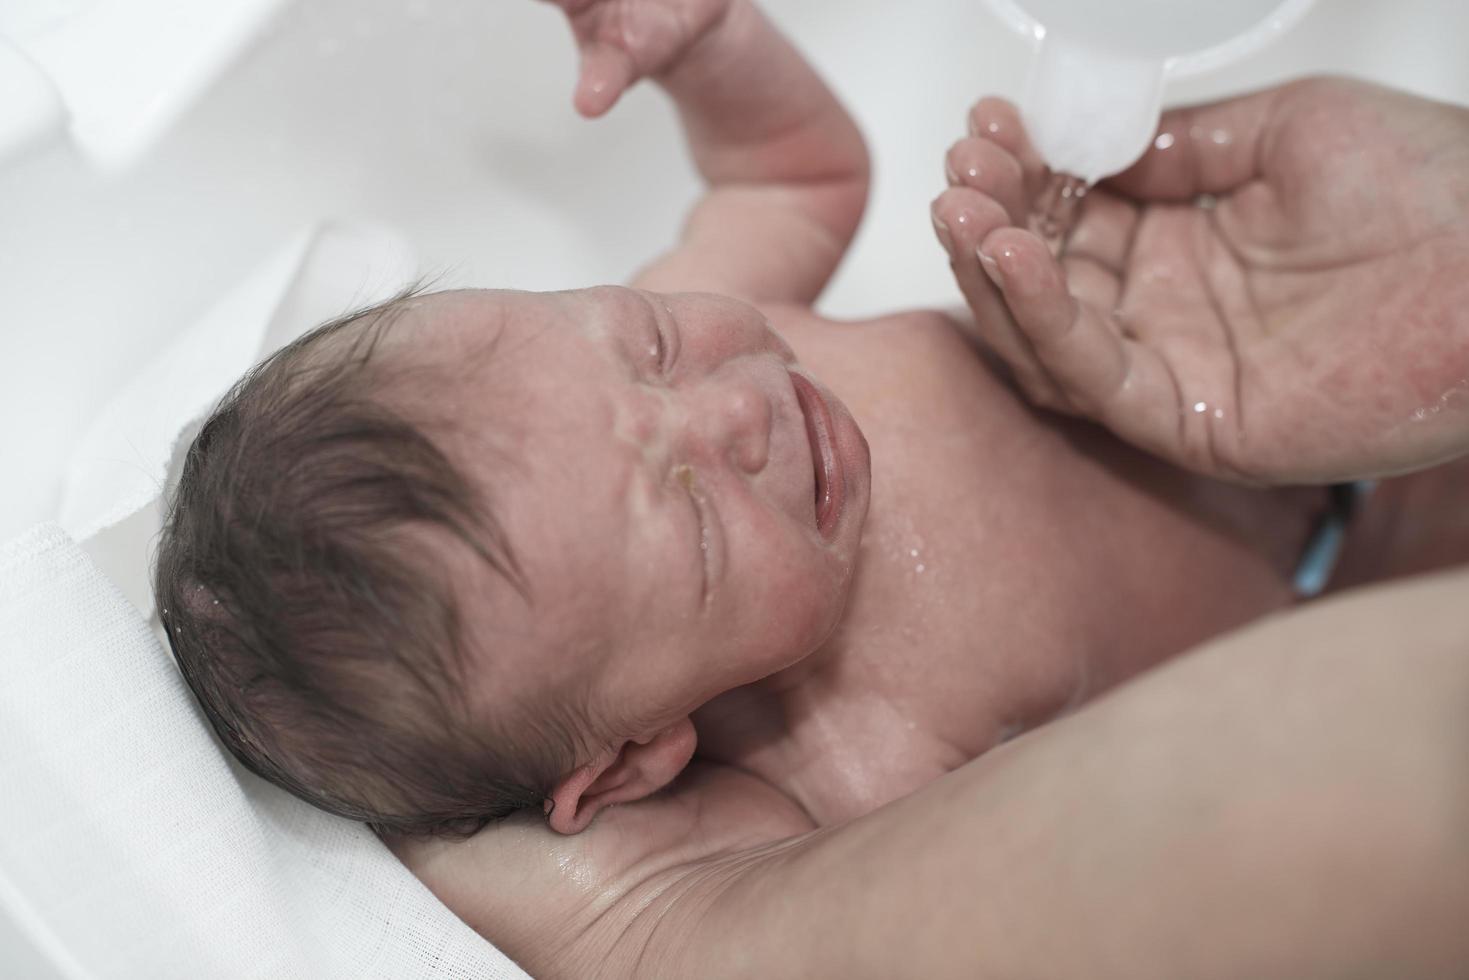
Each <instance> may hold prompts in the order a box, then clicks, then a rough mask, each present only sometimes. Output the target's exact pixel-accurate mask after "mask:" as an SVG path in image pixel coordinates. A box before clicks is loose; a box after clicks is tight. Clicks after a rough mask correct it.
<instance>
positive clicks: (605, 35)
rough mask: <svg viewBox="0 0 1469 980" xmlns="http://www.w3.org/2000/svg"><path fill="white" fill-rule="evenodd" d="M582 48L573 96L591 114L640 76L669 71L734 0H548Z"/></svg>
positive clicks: (605, 107) (578, 106) (583, 111)
mask: <svg viewBox="0 0 1469 980" xmlns="http://www.w3.org/2000/svg"><path fill="white" fill-rule="evenodd" d="M547 2H549V3H551V4H553V5H555V6H557V7H560V8H561V10H562V11H563V12H564V13H565V14H566V19H567V20H568V21H570V22H571V29H572V33H573V34H574V35H575V36H576V43H577V47H578V48H579V49H580V51H581V70H580V77H579V78H578V80H577V85H576V94H575V95H574V96H573V102H574V104H575V105H576V109H577V111H578V112H580V113H581V114H582V115H584V116H587V117H588V118H595V117H597V116H600V115H602V114H603V113H605V112H606V111H607V110H608V109H611V108H612V106H613V105H614V104H616V102H617V100H618V99H619V98H620V97H621V96H622V93H623V92H625V91H627V89H628V88H630V87H631V86H632V84H633V83H634V82H636V81H637V80H638V79H640V78H646V77H648V76H651V75H657V74H659V73H661V72H665V71H668V70H669V69H671V68H672V67H673V66H674V65H675V64H677V62H678V61H679V60H680V59H681V58H682V57H683V56H684V55H685V54H687V53H688V52H689V50H690V49H691V48H693V47H694V46H695V45H697V44H698V42H699V41H700V40H701V39H703V38H704V37H705V35H707V34H708V33H709V32H710V31H711V30H712V29H713V28H714V27H715V26H716V25H718V24H719V22H720V21H721V20H722V19H723V18H724V15H725V13H726V12H727V11H728V9H729V6H730V3H731V2H732V0H547Z"/></svg>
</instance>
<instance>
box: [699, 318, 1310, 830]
mask: <svg viewBox="0 0 1469 980" xmlns="http://www.w3.org/2000/svg"><path fill="white" fill-rule="evenodd" d="M767 313H768V315H769V316H770V319H771V322H772V323H773V324H774V325H775V326H776V327H777V329H779V330H780V331H781V332H782V333H783V334H784V335H785V336H786V338H787V339H788V340H789V341H790V342H791V344H792V346H793V347H794V348H795V349H796V352H797V354H798V355H799V357H800V359H801V361H802V362H803V363H804V364H805V365H806V366H807V367H808V368H809V369H810V370H811V371H812V373H814V374H815V375H816V376H817V377H819V378H821V379H822V380H823V381H825V382H826V383H827V384H828V385H829V386H830V387H831V389H832V390H833V391H835V393H836V394H837V395H838V396H839V397H841V398H842V400H843V401H845V402H846V404H847V406H848V407H849V408H850V409H851V410H852V413H853V414H854V416H855V417H856V420H857V422H858V424H859V425H860V426H861V427H862V430H863V432H864V433H865V434H866V436H867V439H868V442H869V444H870V446H871V449H872V460H873V464H872V503H871V508H870V511H869V515H868V522H867V525H866V529H865V531H864V535H863V546H862V551H861V556H860V560H859V565H858V568H857V573H856V577H855V580H854V584H853V588H852V593H851V596H850V599H849V601H848V605H847V610H846V613H845V615H844V618H843V621H842V623H841V625H840V626H839V627H838V629H837V631H836V632H835V633H834V635H833V636H832V637H831V638H830V640H829V641H828V642H827V643H826V645H825V646H824V647H823V648H822V649H821V650H820V651H818V652H817V653H816V654H815V655H813V656H812V657H811V658H809V659H808V660H807V661H805V662H803V663H802V664H800V665H797V666H796V667H795V668H793V669H792V670H790V671H787V672H785V673H784V674H782V675H777V676H776V677H774V678H770V679H768V680H767V681H765V682H762V683H761V684H759V685H754V686H752V687H748V688H743V689H740V690H737V691H732V692H730V693H728V694H726V695H724V696H722V697H721V698H719V699H717V700H716V701H715V702H713V703H711V704H710V705H709V706H707V707H706V708H705V709H704V710H702V711H701V712H700V713H699V715H698V716H697V717H696V722H697V724H698V727H699V736H700V754H701V755H702V756H703V757H705V758H706V759H709V760H711V761H718V762H725V763H730V764H734V765H737V766H739V767H740V768H742V769H744V770H746V771H748V772H751V773H754V774H756V775H758V776H760V777H761V778H763V779H765V780H767V781H768V782H770V783H772V784H773V785H774V786H776V787H778V788H779V789H781V790H782V791H784V792H786V793H787V794H789V795H791V796H792V797H793V798H794V799H795V800H797V801H798V802H799V803H800V804H801V805H802V806H803V807H804V808H805V809H806V810H807V812H808V813H809V814H810V815H811V816H812V818H813V819H814V820H815V821H816V822H817V823H819V824H825V823H829V822H833V821H836V820H840V819H844V818H846V817H850V816H854V815H857V814H859V813H862V812H866V811H867V810H870V809H872V808H874V807H876V806H878V805H880V804H882V803H884V802H886V801H887V800H890V799H893V798H895V797H898V796H901V795H903V794H905V793H907V792H909V791H910V790H912V789H914V788H916V787H917V786H919V785H922V784H923V783H924V782H927V781H928V780H930V779H932V778H934V777H935V776H937V775H939V774H941V773H942V772H945V771H947V770H949V769H952V768H954V767H956V766H958V765H961V764H963V763H964V762H966V761H968V760H969V759H971V758H973V757H975V756H977V755H979V754H980V753H982V752H984V751H985V750H986V749H988V748H990V747H991V746H993V745H995V744H997V743H998V742H999V741H1002V740H1003V739H1005V738H1007V737H1009V736H1011V735H1014V734H1017V733H1019V732H1021V731H1024V730H1026V729H1028V728H1031V727H1034V726H1036V725H1038V724H1040V723H1042V722H1044V721H1046V720H1047V719H1049V718H1051V717H1054V716H1055V715H1056V714H1057V713H1059V712H1061V711H1064V710H1066V709H1067V708H1069V707H1071V706H1073V705H1075V704H1077V703H1079V702H1080V701H1081V700H1083V699H1085V698H1087V697H1090V696H1091V695H1093V694H1095V693H1097V692H1098V691H1100V690H1102V689H1104V688H1106V687H1107V686H1110V685H1111V684H1113V683H1116V682H1117V681H1119V680H1121V679H1123V678H1124V677H1126V676H1129V675H1131V674H1133V673H1135V672H1136V671H1138V670H1140V669H1142V668H1143V667H1146V666H1148V665H1150V664H1152V663H1155V662H1157V661H1158V660H1160V659H1162V658H1164V657H1166V656H1168V655H1170V654H1172V653H1176V652H1178V651H1180V650H1182V649H1185V648H1187V647H1188V646H1190V645H1192V644H1194V643H1196V642H1198V641H1199V640H1201V639H1203V638H1205V637H1207V636H1210V635H1213V634H1215V633H1218V632H1220V631H1222V630H1224V629H1227V628H1229V627H1231V626H1234V625H1237V624H1238V623H1241V622H1244V621H1246V620H1249V619H1252V618H1254V617H1256V616H1258V615H1260V614H1262V613H1263V612H1266V611H1268V610H1270V609H1273V608H1277V607H1279V606H1281V605H1284V604H1286V603H1287V602H1289V601H1290V590H1289V586H1288V570H1289V567H1290V564H1291V561H1292V559H1293V556H1294V555H1295V554H1297V553H1298V549H1299V547H1300V545H1301V543H1302V541H1303V539H1304V536H1305V533H1306V526H1307V522H1308V520H1309V516H1310V514H1311V512H1312V510H1313V509H1314V508H1315V507H1316V506H1317V500H1318V497H1317V495H1315V494H1314V493H1309V492H1300V493H1261V492H1256V491H1247V490H1241V489H1236V488H1228V487H1222V486H1220V485H1217V484H1213V483H1210V482H1207V481H1203V480H1198V479H1195V478H1192V477H1188V476H1185V475H1183V474H1180V473H1176V472H1174V471H1172V470H1170V469H1168V468H1166V467H1164V466H1162V465H1160V464H1157V463H1154V462H1153V461H1151V460H1149V459H1147V458H1145V457H1143V456H1141V455H1140V454H1136V453H1133V452H1131V451H1129V450H1126V449H1124V448H1123V447H1121V446H1119V445H1118V444H1117V443H1116V442H1115V440H1112V439H1110V438H1109V437H1106V436H1105V435H1103V434H1102V433H1100V432H1099V431H1098V430H1095V429H1092V428H1090V427H1086V426H1082V425H1080V424H1076V423H1071V422H1066V421H1063V420H1061V419H1058V418H1056V417H1055V416H1049V415H1044V414H1040V413H1036V412H1033V411H1031V410H1030V409H1028V408H1027V407H1026V406H1024V405H1023V404H1022V403H1021V401H1020V400H1019V399H1018V398H1017V397H1016V396H1015V395H1014V394H1013V393H1012V392H1011V390H1010V389H1009V388H1008V387H1007V386H1006V385H1005V383H1004V382H1003V381H1002V380H1001V379H1000V378H999V377H998V376H997V375H996V374H995V373H994V371H992V370H991V368H990V367H989V365H988V364H986V363H985V361H983V360H982V359H981V358H980V357H979V356H978V355H977V354H976V352H975V351H974V350H973V349H972V348H971V347H970V345H969V343H968V342H967V341H966V339H965V338H964V337H963V335H962V334H961V333H960V332H959V330H958V329H957V328H956V326H955V324H954V322H953V321H952V320H950V319H949V318H947V317H946V316H944V315H942V314H938V313H931V312H917V313H908V314H902V315H896V316H890V317H885V318H882V319H879V320H873V321H868V322H864V323H833V322H831V321H827V320H823V319H821V318H819V317H816V316H815V315H814V314H812V313H811V312H810V311H809V310H801V309H788V308H776V309H771V310H768V311H767Z"/></svg>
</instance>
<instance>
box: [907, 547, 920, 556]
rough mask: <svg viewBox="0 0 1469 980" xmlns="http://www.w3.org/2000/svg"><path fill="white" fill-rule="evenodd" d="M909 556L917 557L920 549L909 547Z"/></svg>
mask: <svg viewBox="0 0 1469 980" xmlns="http://www.w3.org/2000/svg"><path fill="white" fill-rule="evenodd" d="M908 557H909V558H917V557H918V549H917V548H909V549H908Z"/></svg>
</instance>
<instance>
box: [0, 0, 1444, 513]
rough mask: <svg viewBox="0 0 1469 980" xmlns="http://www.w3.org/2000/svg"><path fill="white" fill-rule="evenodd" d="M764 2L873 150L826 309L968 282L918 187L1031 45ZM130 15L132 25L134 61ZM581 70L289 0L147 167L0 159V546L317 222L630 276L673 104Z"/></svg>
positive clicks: (521, 19) (1296, 55)
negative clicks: (132, 389)
mask: <svg viewBox="0 0 1469 980" xmlns="http://www.w3.org/2000/svg"><path fill="white" fill-rule="evenodd" d="M97 2H99V3H101V2H112V3H118V2H125V0H97ZM766 7H767V10H769V11H770V13H771V14H772V16H773V17H774V18H775V19H776V20H777V22H779V23H780V24H781V25H782V26H784V27H785V28H786V29H787V30H788V31H789V32H790V33H791V34H792V35H793V36H794V37H795V38H796V40H797V42H798V43H799V44H800V45H801V46H802V47H803V48H804V49H805V50H806V51H807V53H808V55H809V56H810V57H811V59H812V60H813V61H814V62H815V63H816V64H817V65H818V66H819V68H820V69H821V70H822V71H823V72H824V74H825V75H826V76H827V78H828V79H829V80H830V81H831V83H832V84H833V86H834V87H835V88H836V89H837V90H838V92H839V93H840V94H841V95H842V97H843V98H844V99H845V101H846V102H847V104H848V106H849V108H850V109H851V110H852V112H853V113H854V114H855V115H856V116H857V118H858V119H859V121H860V122H861V124H862V126H863V128H864V130H865V132H866V134H867V137H868V140H869V144H870V146H871V149H872V152H873V157H874V160H875V164H876V177H875V182H874V186H873V197H872V203H871V207H870V209H869V212H868V217H867V222H866V224H865V225H864V227H863V230H862V232H861V235H860V237H859V239H858V242H857V245H856V247H855V249H854V251H853V253H852V255H851V257H850V258H849V260H848V262H847V264H846V265H845V266H844V267H843V268H842V270H841V272H840V273H839V275H838V278H837V280H836V282H835V283H834V285H833V288H832V289H831V290H830V291H829V293H828V294H827V296H826V298H825V300H824V302H823V305H824V307H825V308H826V310H827V311H829V312H831V313H834V314H838V315H865V314H872V313H877V312H880V311H882V310H885V309H892V308H900V307H908V306H914V305H924V304H939V305H949V304H952V303H954V302H956V301H957V293H956V292H955V290H954V289H953V287H952V285H951V284H950V282H949V279H948V271H947V268H946V265H945V263H944V261H943V259H942V257H941V255H940V253H939V250H938V248H937V246H936V245H935V244H934V243H933V241H932V237H931V231H930V228H929V223H928V210H927V206H928V202H929V200H930V199H931V198H932V197H933V196H934V195H935V194H936V193H937V192H938V191H939V190H940V189H941V188H942V183H943V181H942V155H943V152H944V150H945V149H946V147H947V145H948V143H949V142H950V141H952V140H953V139H955V138H957V137H958V136H960V135H962V132H963V118H964V116H963V114H964V110H965V108H966V106H967V105H968V103H970V102H971V101H972V100H973V99H974V98H976V97H977V96H979V95H980V94H983V93H986V92H998V93H1001V94H1008V95H1011V96H1014V95H1016V94H1018V91H1019V87H1020V85H1021V82H1022V80H1023V75H1024V67H1025V64H1026V58H1027V49H1026V48H1025V47H1024V46H1023V45H1022V43H1021V42H1020V40H1019V39H1018V38H1016V37H1014V36H1012V35H1010V34H1008V33H1006V32H1005V31H1004V30H1003V29H1002V28H1000V27H999V25H998V24H996V23H995V22H993V21H992V20H991V19H990V17H989V15H988V13H987V12H986V10H985V9H984V7H983V5H982V4H981V3H980V2H979V0H965V2H958V0H915V2H907V3H896V2H892V0H887V2H882V0H771V2H770V3H768V4H767V5H766ZM11 9H12V13H14V12H15V11H17V10H20V9H21V7H15V8H11ZM5 16H6V15H5V14H4V13H3V12H0V33H3V32H4V30H5V27H6V20H5ZM137 30H138V36H137V37H127V36H119V37H118V39H117V43H118V44H119V45H124V46H130V47H129V48H127V50H134V51H136V52H137V57H138V58H139V59H146V58H147V57H148V56H149V51H148V44H147V38H148V36H149V34H148V29H147V25H146V24H139V25H138V27H137ZM1465 37H1469V5H1466V4H1462V3H1459V2H1456V0H1319V2H1318V4H1317V6H1316V9H1315V10H1314V11H1313V13H1312V14H1310V15H1309V16H1308V18H1307V19H1306V21H1305V22H1304V23H1303V24H1302V25H1301V26H1299V27H1298V28H1297V29H1296V30H1295V31H1293V32H1292V34H1291V35H1290V36H1289V37H1287V38H1286V39H1285V40H1284V41H1282V42H1281V43H1280V44H1278V45H1277V46H1276V47H1275V48H1273V49H1271V50H1270V51H1267V52H1266V53H1264V54H1263V55H1261V56H1259V57H1257V58H1255V59H1253V60H1252V61H1251V62H1250V63H1248V64H1244V65H1239V66H1235V67H1233V68H1231V69H1228V70H1227V71H1226V72H1224V73H1221V74H1216V75H1213V76H1208V77H1205V78H1201V79H1198V80H1194V81H1191V82H1189V83H1187V85H1186V86H1184V87H1182V88H1180V89H1179V90H1177V91H1175V92H1174V93H1172V101H1183V100H1191V99H1194V98H1198V97H1202V96H1207V95H1214V94H1222V93H1227V92H1231V91H1237V90H1240V89H1242V88H1245V87H1253V86H1258V85H1262V84H1265V83H1268V82H1272V81H1277V80H1280V79H1284V78H1287V77H1291V76H1295V75H1301V74H1306V73H1310V72H1315V71H1338V72H1345V73H1351V74H1356V75H1360V76H1365V77H1369V78H1375V79H1378V80H1382V81H1387V82H1391V83H1394V84H1397V85H1399V86H1402V87H1406V88H1409V89H1412V90H1415V91H1419V92H1422V93H1425V94H1431V95H1435V96H1438V97H1442V98H1450V99H1453V100H1455V101H1460V102H1464V101H1469V58H1466V57H1465V48H1464V41H1463V39H1464V38H1465ZM139 63H141V62H139ZM574 64H575V58H574V53H573V48H572V46H571V43H570V40H569V38H568V36H567V34H566V31H565V28H564V26H563V24H562V22H561V18H560V15H559V14H558V13H557V12H556V11H555V10H553V9H551V8H550V7H549V6H546V5H544V4H539V3H534V2H532V0H294V2H288V3H286V4H285V5H284V8H283V10H282V12H281V13H280V14H279V15H278V16H277V17H275V18H274V19H273V20H272V21H271V22H270V23H269V24H268V25H267V27H266V29H265V30H264V32H263V34H262V35H261V36H260V37H259V38H258V39H257V41H256V42H255V43H254V44H252V45H250V46H249V47H248V48H247V49H246V50H245V51H244V53H243V54H242V55H241V57H240V58H239V60H238V62H237V63H236V64H235V65H234V67H233V68H232V69H231V70H229V71H227V72H225V73H224V75H223V77H222V78H221V79H220V80H219V81H218V82H216V83H215V84H213V85H212V86H211V87H210V88H209V89H208V90H206V91H205V92H203V93H202V95H201V97H200V98H199V99H198V100H197V101H196V102H195V103H194V104H193V107H192V108H191V109H190V110H189V111H188V112H187V113H186V114H185V115H184V116H183V117H182V118H181V120H180V122H179V123H178V124H177V125H176V126H174V127H173V128H172V129H171V130H169V131H168V132H166V133H165V134H164V135H163V137H162V138H161V139H160V140H159V141H158V142H157V143H156V144H155V145H154V146H153V148H152V150H151V151H150V152H149V153H147V154H146V155H145V156H144V157H143V158H142V160H141V161H140V163H139V164H138V165H136V166H135V167H134V168H133V169H131V170H128V171H125V172H123V173H120V174H115V175H112V176H109V177H103V176H101V175H99V174H98V173H96V172H95V171H94V170H93V169H92V168H91V167H90V166H89V164H88V163H87V162H86V161H85V160H84V159H83V158H81V157H80V156H79V155H78V154H77V153H76V152H75V151H74V150H73V149H72V148H71V147H70V146H69V145H68V144H67V143H66V142H65V141H64V140H58V141H56V142H54V143H52V144H51V145H49V146H47V147H43V148H42V149H40V150H37V151H35V152H32V153H31V154H29V155H27V156H25V157H24V158H21V159H18V160H13V161H11V162H9V163H8V164H5V165H0V473H4V474H5V475H6V476H7V477H9V479H6V480H4V481H0V540H4V539H6V538H8V537H10V536H12V535H13V534H15V533H18V532H19V531H20V530H21V529H23V528H25V527H27V526H29V525H30V524H32V523H34V522H36V521H40V520H45V519H49V518H52V517H54V516H55V507H56V493H57V490H58V487H59V481H60V473H61V471H62V468H63V466H64V465H65V462H66V460H67V457H68V455H69V454H70V452H71V450H72V447H73V445H74V444H75V442H76V440H77V439H78V438H79V437H80V435H81V433H82V431H83V430H84V429H85V428H86V426H87V425H88V423H89V422H90V420H91V418H92V416H93V415H94V414H95V413H96V412H97V411H98V409H99V408H100V407H101V406H102V405H103V404H104V403H105V402H106V400H107V398H108V397H109V396H110V395H111V394H112V393H113V392H115V391H116V390H117V389H118V388H119V387H120V386H121V385H122V384H123V383H124V382H125V381H126V379H127V378H128V377H130V376H131V375H132V373H133V372H136V371H137V369H138V368H139V367H140V366H141V365H142V364H144V363H146V361H147V360H148V358H149V355H150V352H151V351H153V350H155V349H156V348H157V346H158V345H159V344H160V343H161V342H163V341H164V340H165V339H167V338H169V337H172V336H174V335H176V334H177V333H179V332H180V331H181V330H183V329H185V328H186V327H187V326H188V325H189V324H190V323H191V322H192V321H193V320H194V319H195V318H196V317H198V316H200V315H201V314H203V313H204V312H205V311H206V310H207V309H208V308H209V307H210V305H211V304H212V303H213V302H214V301H215V300H216V299H217V298H218V297H219V295H220V294H221V293H223V292H224V291H225V290H227V289H228V288H229V287H230V286H232V285H233V284H234V283H235V282H236V281H237V280H238V279H239V278H240V277H242V276H243V275H245V273H246V272H247V271H248V270H249V269H250V268H251V267H253V266H254V265H255V264H256V263H258V262H259V261H261V260H262V259H263V258H264V257H265V256H266V255H268V254H269V253H270V252H271V250H272V249H274V248H276V247H277V246H279V245H280V244H281V243H283V242H284V241H286V240H288V239H289V238H290V236H291V235H293V234H294V233H296V232H298V231H299V230H301V229H302V228H303V227H306V226H308V225H311V224H313V223H315V222H318V221H322V220H328V219H345V220H358V221H371V222H379V223H383V224H386V225H388V226H391V227H393V228H395V229H397V230H398V231H399V232H401V233H402V234H403V235H404V236H405V237H406V238H407V239H408V241H409V242H410V243H411V244H412V246H413V247H414V248H415V249H416V250H417V252H418V255H419V257H420V259H421V262H422V268H421V270H420V271H422V272H425V273H429V274H438V275H439V276H441V279H440V281H441V283H442V284H444V285H459V284H466V285H484V286H518V287H523V288H533V289H553V288H560V287H570V286H581V285H588V284H592V283H597V282H607V281H617V280H620V279H622V278H623V277H625V275H626V274H627V273H628V272H629V271H630V270H631V269H633V268H634V267H635V266H637V265H638V264H639V263H640V262H642V261H643V260H644V259H646V258H648V257H649V256H650V255H651V254H653V253H654V252H656V251H657V250H658V249H659V248H660V247H661V246H663V245H664V244H666V243H667V242H668V241H670V240H671V236H672V235H673V233H674V229H675V228H676V227H677V224H678V222H679V220H680V218H681V216H682V214H683V212H684V209H685V208H686V207H687V205H688V204H689V203H690V201H691V200H692V198H693V196H694V194H695V189H696V185H695V182H694V179H693V175H692V172H691V170H690V169H689V167H688V165H687V163H686V162H685V159H684V155H683V151H682V147H681V144H680V142H679V138H678V134H677V131H676V129H675V128H674V124H673V119H672V115H671V113H670V111H669V109H668V107H667V104H666V103H665V101H664V100H663V99H662V98H661V96H659V95H658V94H657V93H656V92H654V91H652V90H646V89H645V90H639V91H637V92H635V93H633V94H632V95H631V96H630V97H629V98H628V99H627V100H626V101H625V103H624V104H623V105H621V106H619V107H618V109H617V110H615V111H614V113H613V114H612V116H611V117H610V118H608V119H606V120H603V121H600V122H597V123H587V122H584V121H582V120H580V119H579V118H577V117H576V116H575V115H574V114H573V113H572V111H571V109H570V104H569V101H570V99H569V96H570V91H571V85H572V75H573V70H574ZM118 451H119V452H120V453H124V454H125V453H126V447H119V450H118Z"/></svg>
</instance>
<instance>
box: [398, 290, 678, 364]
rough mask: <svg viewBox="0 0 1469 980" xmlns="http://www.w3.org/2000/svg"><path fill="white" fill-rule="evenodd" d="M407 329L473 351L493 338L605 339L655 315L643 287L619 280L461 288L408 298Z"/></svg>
mask: <svg viewBox="0 0 1469 980" xmlns="http://www.w3.org/2000/svg"><path fill="white" fill-rule="evenodd" d="M403 302H404V304H405V306H404V310H403V319H404V321H405V326H406V327H407V328H408V330H407V332H408V333H411V334H414V335H417V336H418V337H420V338H421V339H423V340H431V341H432V342H433V343H434V345H435V346H436V347H439V348H440V349H442V350H444V351H445V352H448V353H454V352H458V353H466V354H467V353H471V352H473V351H474V350H476V349H479V348H482V347H484V346H485V345H487V344H494V345H497V346H502V345H509V346H515V345H517V344H522V343H527V342H533V341H534V340H536V339H537V338H542V339H547V340H562V339H569V338H578V337H579V338H584V339H600V338H603V337H605V336H606V335H607V334H608V333H610V332H615V331H618V330H620V329H621V328H623V327H624V326H626V325H627V324H628V323H629V322H630V321H633V322H636V321H641V320H645V319H648V318H649V317H650V316H651V307H650V305H649V304H650V300H649V299H648V297H647V296H646V295H644V294H643V293H641V292H639V291H637V290H632V289H626V288H622V287H616V286H596V287H592V288H590V289H576V290H565V291H559V292H546V293H539V292H527V291H522V290H513V289H456V290H446V291H444V292H438V293H430V294H426V295H422V296H416V297H410V298H408V299H406V300H404V301H403Z"/></svg>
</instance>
